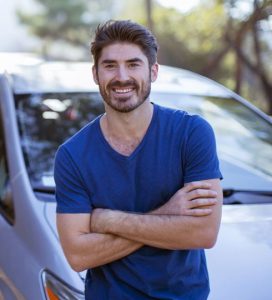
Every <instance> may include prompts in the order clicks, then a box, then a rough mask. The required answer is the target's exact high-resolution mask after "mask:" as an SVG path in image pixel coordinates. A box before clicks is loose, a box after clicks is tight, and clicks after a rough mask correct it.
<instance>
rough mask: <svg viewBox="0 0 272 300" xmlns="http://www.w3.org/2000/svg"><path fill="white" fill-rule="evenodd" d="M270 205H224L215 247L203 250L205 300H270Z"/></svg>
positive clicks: (271, 240)
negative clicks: (206, 274) (206, 278)
mask: <svg viewBox="0 0 272 300" xmlns="http://www.w3.org/2000/svg"><path fill="white" fill-rule="evenodd" d="M271 232H272V205H271V204H264V205H236V206H235V205H232V206H229V205H225V206H224V208H223V216H222V224H221V228H220V232H219V236H218V240H217V243H216V245H215V247H214V248H213V249H210V250H206V256H207V263H208V268H209V274H210V283H211V294H210V297H209V300H219V299H220V300H229V299H237V300H238V299H239V300H256V299H262V300H270V299H271V295H272V285H271V278H270V274H271V270H272V238H271Z"/></svg>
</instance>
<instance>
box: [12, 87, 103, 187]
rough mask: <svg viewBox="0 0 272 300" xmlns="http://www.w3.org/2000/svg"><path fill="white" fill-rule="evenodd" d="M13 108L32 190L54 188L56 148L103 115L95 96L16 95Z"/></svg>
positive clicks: (100, 102) (99, 101)
mask: <svg viewBox="0 0 272 300" xmlns="http://www.w3.org/2000/svg"><path fill="white" fill-rule="evenodd" d="M16 107H17V118H18V122H19V130H20V134H21V144H22V147H23V152H24V157H25V161H26V165H27V170H28V173H29V176H30V179H31V182H32V184H33V185H34V186H35V187H36V188H37V187H46V186H47V187H50V186H54V182H53V165H54V157H55V153H56V150H57V148H58V146H59V145H60V144H62V143H63V142H64V141H65V140H67V139H68V138H69V137H70V136H72V135H73V134H75V133H76V132H77V131H78V130H80V129H81V128H82V127H83V126H84V125H86V124H87V123H88V122H90V121H92V120H93V119H94V118H96V117H97V116H98V115H100V114H101V113H103V112H104V106H103V103H102V101H101V98H100V95H99V94H98V93H47V94H32V95H17V96H16Z"/></svg>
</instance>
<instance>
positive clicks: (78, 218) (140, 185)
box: [55, 21, 222, 300]
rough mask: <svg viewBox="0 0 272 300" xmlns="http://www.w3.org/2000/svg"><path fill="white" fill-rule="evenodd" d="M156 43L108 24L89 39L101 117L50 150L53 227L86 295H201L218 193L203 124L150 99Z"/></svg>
mask: <svg viewBox="0 0 272 300" xmlns="http://www.w3.org/2000/svg"><path fill="white" fill-rule="evenodd" d="M157 49H158V46H157V42H156V39H155V37H154V36H153V35H152V34H151V32H150V31H148V30H147V29H146V28H145V27H143V26H141V25H139V24H137V23H133V22H131V21H110V22H107V23H105V24H103V25H101V26H99V27H98V28H97V31H96V36H95V39H94V41H93V43H92V48H91V51H92V54H93V58H94V67H93V77H94V80H95V82H96V83H97V84H98V86H99V89H100V93H101V95H102V97H103V100H104V104H105V114H103V115H101V116H99V117H98V118H97V119H95V120H94V121H93V122H91V123H90V124H88V125H87V126H85V127H84V128H83V129H82V130H80V131H79V132H78V133H77V134H76V135H75V136H73V137H72V138H71V139H69V140H68V141H67V142H65V143H64V144H63V145H61V147H60V148H59V150H58V152H57V155H56V161H55V181H56V199H57V225H58V231H59V235H60V240H61V244H62V247H63V250H64V253H65V255H66V257H67V259H68V261H69V263H70V265H71V267H72V268H73V269H74V270H75V271H83V270H88V272H87V276H86V285H85V286H86V291H85V295H86V299H90V300H91V299H99V300H103V299H105V300H106V299H107V300H108V299H112V300H119V299H120V300H123V299H131V300H132V299H133V300H134V299H168V300H171V299H172V300H174V299H180V300H181V299H183V300H185V299H191V300H192V299H195V300H204V299H207V297H208V294H209V280H208V273H207V267H206V261H205V254H204V250H203V249H204V248H210V247H212V246H213V245H214V243H215V241H216V238H217V234H218V229H219V224H220V219H221V205H222V190H221V187H220V178H221V173H220V170H219V166H218V159H217V155H216V146H215V139H214V134H213V131H212V129H211V127H210V125H209V124H208V123H207V122H206V121H205V120H203V119H202V118H200V117H199V116H192V115H189V114H188V113H186V112H184V111H178V110H172V109H169V108H165V107H161V106H158V105H155V104H153V103H151V102H150V99H149V94H150V90H151V83H152V82H153V81H155V80H156V78H157V75H158V64H157Z"/></svg>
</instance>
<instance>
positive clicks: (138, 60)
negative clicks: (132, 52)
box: [127, 57, 143, 63]
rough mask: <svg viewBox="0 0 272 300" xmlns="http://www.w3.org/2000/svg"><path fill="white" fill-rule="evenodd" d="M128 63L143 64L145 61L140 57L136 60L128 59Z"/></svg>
mask: <svg viewBox="0 0 272 300" xmlns="http://www.w3.org/2000/svg"><path fill="white" fill-rule="evenodd" d="M127 62H129V63H134V62H143V60H142V59H140V58H139V57H135V58H131V59H128V60H127Z"/></svg>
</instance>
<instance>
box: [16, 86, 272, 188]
mask: <svg viewBox="0 0 272 300" xmlns="http://www.w3.org/2000/svg"><path fill="white" fill-rule="evenodd" d="M151 99H152V101H153V102H156V103H158V104H161V105H164V106H169V107H174V108H180V109H183V110H186V111H188V112H190V113H193V114H199V115H201V116H203V117H204V118H205V119H207V120H208V121H209V122H210V124H211V125H212V126H213V128H214V131H215V134H216V138H217V147H218V153H219V157H220V159H224V160H227V161H231V162H234V163H235V164H240V165H241V164H242V165H243V166H246V168H247V169H252V170H254V171H255V172H256V171H257V172H259V174H261V175H262V176H266V177H267V178H270V180H271V178H272V160H271V153H272V126H271V124H270V123H269V122H267V121H266V120H264V119H263V118H262V117H260V116H259V115H258V114H257V113H255V112H254V111H253V110H251V109H249V108H248V107H246V106H245V105H243V104H241V103H240V102H238V101H237V100H235V99H231V98H228V99H226V98H220V97H208V96H199V95H198V96H193V95H185V94H178V93H153V94H152V96H151ZM166 100H167V102H166ZM16 105H17V117H18V123H19V128H20V134H21V144H22V147H23V152H24V157H25V161H26V165H27V170H28V173H29V176H30V179H31V182H32V185H33V187H34V188H37V189H38V188H41V189H52V188H54V180H53V164H54V156H55V152H56V150H57V148H58V146H59V145H60V144H61V143H63V142H64V141H65V140H66V139H67V138H69V137H70V136H72V135H73V134H74V133H76V132H77V131H78V130H79V129H80V128H82V127H83V126H84V125H85V124H87V123H88V122H90V121H91V120H93V119H94V118H95V117H96V116H98V115H100V114H101V113H103V112H104V108H103V103H102V101H101V97H100V95H99V93H97V92H95V93H62V94H61V93H46V94H31V95H29V94H28V95H16ZM253 189H254V187H253Z"/></svg>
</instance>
